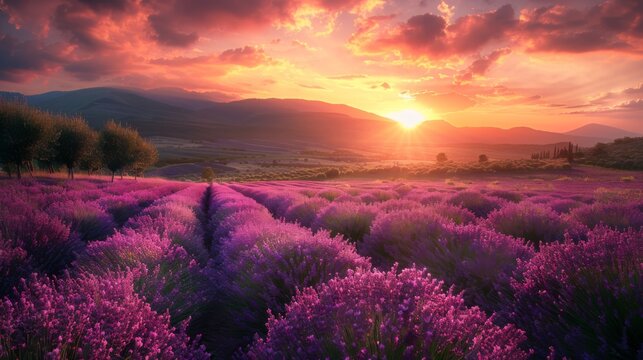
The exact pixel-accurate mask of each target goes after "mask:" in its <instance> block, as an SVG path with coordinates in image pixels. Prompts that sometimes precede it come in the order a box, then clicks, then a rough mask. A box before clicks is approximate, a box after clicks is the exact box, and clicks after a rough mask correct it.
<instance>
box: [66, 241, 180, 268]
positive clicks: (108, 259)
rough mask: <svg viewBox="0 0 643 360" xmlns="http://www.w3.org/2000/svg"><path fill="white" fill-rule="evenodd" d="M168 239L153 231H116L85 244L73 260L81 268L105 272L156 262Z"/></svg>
mask: <svg viewBox="0 0 643 360" xmlns="http://www.w3.org/2000/svg"><path fill="white" fill-rule="evenodd" d="M169 245H170V242H169V240H168V239H166V238H162V237H160V236H159V235H158V234H155V233H153V232H151V231H150V232H145V233H143V232H134V231H131V230H126V231H125V232H118V233H116V234H114V235H112V236H111V237H109V238H108V239H107V240H105V241H95V242H93V243H91V244H89V245H88V246H87V250H86V251H85V252H84V253H83V254H81V255H80V256H79V257H78V259H77V260H76V262H75V267H76V268H77V269H79V270H80V271H82V272H87V273H91V274H96V275H100V274H105V273H108V272H110V271H127V270H128V269H133V268H136V267H138V266H139V265H140V264H146V265H154V264H157V263H158V262H159V260H160V259H161V257H162V256H163V254H164V253H165V251H166V250H167V249H168V248H169Z"/></svg>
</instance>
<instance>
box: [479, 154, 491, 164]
mask: <svg viewBox="0 0 643 360" xmlns="http://www.w3.org/2000/svg"><path fill="white" fill-rule="evenodd" d="M487 161H489V157H488V156H487V155H485V154H480V155H478V162H479V163H486V162H487Z"/></svg>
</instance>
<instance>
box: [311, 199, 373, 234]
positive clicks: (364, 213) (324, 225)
mask: <svg viewBox="0 0 643 360" xmlns="http://www.w3.org/2000/svg"><path fill="white" fill-rule="evenodd" d="M376 215H377V208H375V207H373V206H369V205H363V204H359V203H354V202H344V203H338V204H334V203H332V204H330V205H328V206H327V207H325V208H323V209H322V210H321V211H320V212H319V214H318V215H317V218H316V219H315V222H314V223H313V226H312V228H313V229H314V230H319V229H326V230H329V231H330V233H331V235H333V236H335V235H337V234H341V235H344V236H345V237H346V238H347V239H348V240H350V241H352V242H360V241H361V240H362V239H363V238H364V236H365V235H366V234H368V232H369V230H370V226H371V223H372V222H373V220H374V219H375V216H376Z"/></svg>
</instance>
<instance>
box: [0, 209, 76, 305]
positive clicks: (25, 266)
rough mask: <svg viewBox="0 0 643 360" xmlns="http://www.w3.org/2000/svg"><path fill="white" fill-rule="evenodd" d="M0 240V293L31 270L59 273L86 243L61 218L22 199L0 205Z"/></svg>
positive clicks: (5, 291) (4, 291)
mask: <svg viewBox="0 0 643 360" xmlns="http://www.w3.org/2000/svg"><path fill="white" fill-rule="evenodd" d="M0 243H1V245H0V273H1V274H2V275H4V277H3V278H2V281H1V282H0V295H3V294H6V293H7V292H9V291H10V290H11V289H12V288H13V286H15V285H16V284H17V281H19V279H20V278H21V277H23V276H27V275H28V274H29V273H31V272H32V271H37V272H42V273H45V274H58V273H60V272H61V271H62V270H63V269H65V267H67V265H69V264H70V263H71V262H72V261H73V260H74V258H75V253H76V252H79V251H80V250H82V248H83V246H84V245H83V243H82V242H81V241H80V240H79V239H78V237H77V236H76V235H75V234H73V233H71V232H70V231H69V226H67V225H65V224H63V223H62V221H61V220H60V219H57V218H55V217H50V216H47V215H46V214H44V213H41V212H39V211H37V210H34V209H31V208H30V207H29V206H28V205H26V204H25V203H23V202H21V201H4V202H3V203H2V204H1V206H0Z"/></svg>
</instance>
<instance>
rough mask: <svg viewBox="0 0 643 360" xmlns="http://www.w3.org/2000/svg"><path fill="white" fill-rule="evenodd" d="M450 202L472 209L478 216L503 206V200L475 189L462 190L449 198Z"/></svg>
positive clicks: (483, 215) (484, 215)
mask: <svg viewBox="0 0 643 360" xmlns="http://www.w3.org/2000/svg"><path fill="white" fill-rule="evenodd" d="M447 203H448V204H451V205H458V206H461V207H463V208H465V209H468V210H470V211H471V212H472V213H474V214H475V215H476V216H477V217H486V216H487V215H489V213H490V212H492V211H493V210H496V209H499V208H500V207H501V206H502V201H501V200H500V199H497V198H492V197H488V196H485V195H482V194H480V193H478V192H475V191H460V192H458V193H456V194H455V195H453V196H451V197H450V198H449V199H448V200H447Z"/></svg>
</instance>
